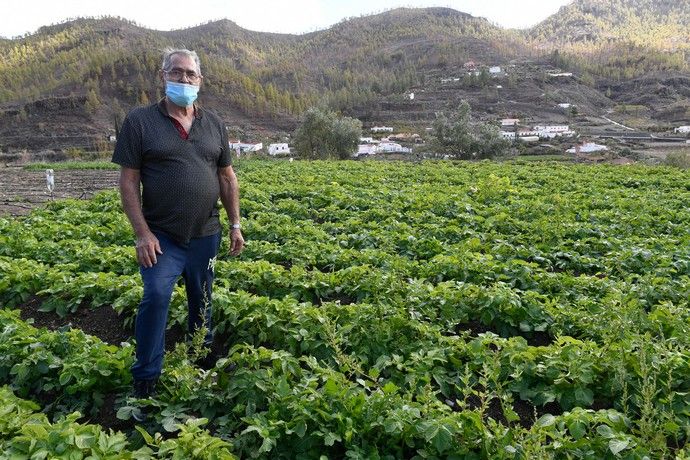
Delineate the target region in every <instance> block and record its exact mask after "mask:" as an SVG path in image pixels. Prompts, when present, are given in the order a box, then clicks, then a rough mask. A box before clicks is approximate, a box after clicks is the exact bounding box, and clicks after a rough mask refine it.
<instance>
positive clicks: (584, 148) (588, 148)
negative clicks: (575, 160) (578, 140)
mask: <svg viewBox="0 0 690 460" xmlns="http://www.w3.org/2000/svg"><path fill="white" fill-rule="evenodd" d="M608 149H609V148H608V147H606V146H605V145H599V144H595V143H594V142H585V143H584V144H582V145H579V144H578V145H576V146H575V147H573V148H572V149H568V150H566V152H568V153H593V152H603V151H605V150H608Z"/></svg>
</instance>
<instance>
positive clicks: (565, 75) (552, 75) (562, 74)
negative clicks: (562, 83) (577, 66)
mask: <svg viewBox="0 0 690 460" xmlns="http://www.w3.org/2000/svg"><path fill="white" fill-rule="evenodd" d="M572 76H573V73H572V72H559V73H549V77H572Z"/></svg>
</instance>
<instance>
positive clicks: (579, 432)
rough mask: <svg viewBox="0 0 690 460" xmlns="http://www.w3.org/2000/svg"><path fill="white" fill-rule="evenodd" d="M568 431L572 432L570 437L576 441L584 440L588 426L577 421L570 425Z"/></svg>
mask: <svg viewBox="0 0 690 460" xmlns="http://www.w3.org/2000/svg"><path fill="white" fill-rule="evenodd" d="M568 431H570V435H571V436H572V437H573V438H574V439H576V440H578V439H582V438H583V437H584V436H585V434H587V425H585V424H584V423H582V422H581V421H579V420H575V421H573V422H571V423H569V424H568Z"/></svg>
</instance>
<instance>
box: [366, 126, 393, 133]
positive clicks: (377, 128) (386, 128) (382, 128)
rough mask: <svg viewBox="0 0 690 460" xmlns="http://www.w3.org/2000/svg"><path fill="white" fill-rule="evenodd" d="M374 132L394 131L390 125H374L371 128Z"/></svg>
mask: <svg viewBox="0 0 690 460" xmlns="http://www.w3.org/2000/svg"><path fill="white" fill-rule="evenodd" d="M371 132H372V133H392V132H393V128H391V127H390V126H374V127H373V128H371Z"/></svg>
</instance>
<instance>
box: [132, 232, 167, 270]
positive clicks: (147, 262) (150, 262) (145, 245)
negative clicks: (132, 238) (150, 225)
mask: <svg viewBox="0 0 690 460" xmlns="http://www.w3.org/2000/svg"><path fill="white" fill-rule="evenodd" d="M136 248H137V262H139V265H141V266H142V267H145V268H151V267H153V266H154V265H155V264H156V263H157V262H158V257H157V255H158V254H163V251H161V245H160V243H159V242H158V238H156V235H154V234H153V233H151V232H148V233H145V234H143V235H142V236H140V237H139V238H137V244H136Z"/></svg>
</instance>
